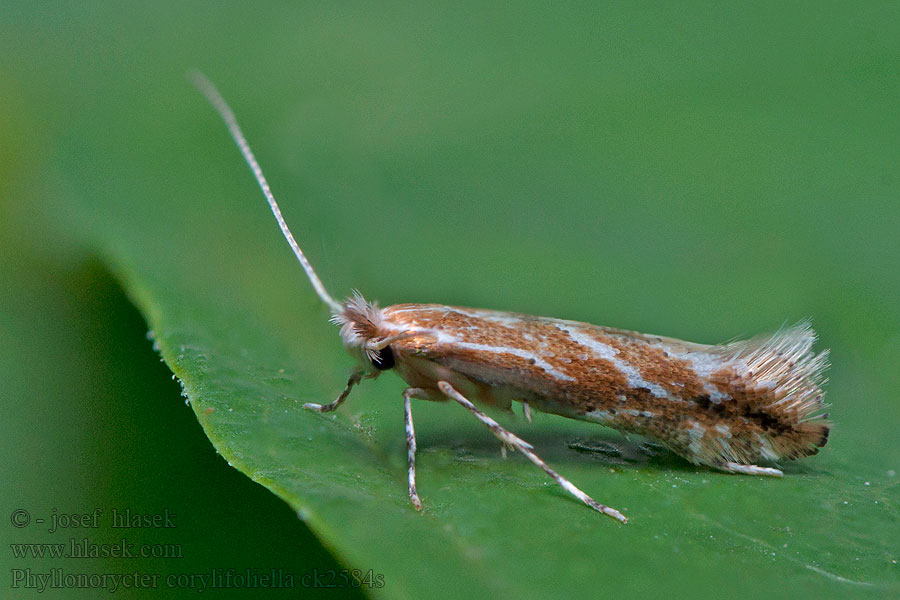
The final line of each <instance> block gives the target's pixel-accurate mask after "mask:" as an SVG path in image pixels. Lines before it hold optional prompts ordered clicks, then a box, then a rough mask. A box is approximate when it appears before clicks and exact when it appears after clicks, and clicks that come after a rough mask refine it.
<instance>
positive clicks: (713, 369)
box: [192, 73, 830, 523]
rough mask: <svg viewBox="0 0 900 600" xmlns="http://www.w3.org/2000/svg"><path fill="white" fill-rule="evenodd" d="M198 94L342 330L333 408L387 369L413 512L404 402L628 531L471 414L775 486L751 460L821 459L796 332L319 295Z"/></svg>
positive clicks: (508, 435) (522, 444)
mask: <svg viewBox="0 0 900 600" xmlns="http://www.w3.org/2000/svg"><path fill="white" fill-rule="evenodd" d="M192 79H193V81H194V83H195V85H196V86H197V87H198V88H199V89H200V91H201V92H203V94H204V95H205V96H206V97H207V99H208V100H209V101H210V103H212V105H213V106H214V107H215V109H216V110H217V111H218V113H219V115H220V116H221V117H222V119H223V120H224V121H225V124H226V125H227V126H228V129H229V131H230V133H231V136H232V137H233V138H234V141H235V142H236V143H237V146H238V148H239V149H240V151H241V153H242V154H243V157H244V159H245V160H246V162H247V164H248V165H249V166H250V168H251V170H252V171H253V174H254V175H255V177H256V180H257V182H258V183H259V186H260V187H261V188H262V191H263V194H264V195H265V197H266V199H267V200H268V202H269V206H270V207H271V209H272V212H273V213H274V215H275V219H276V220H277V221H278V225H279V226H280V227H281V232H282V234H284V237H285V239H286V240H287V242H288V244H290V246H291V248H292V249H293V251H294V254H295V255H296V257H297V260H299V261H300V264H301V266H302V267H303V269H304V271H306V275H307V277H308V278H309V281H310V283H311V284H312V286H313V288H314V289H315V291H316V293H317V294H318V296H319V298H321V299H322V301H323V302H324V303H325V304H327V305H328V307H329V308H330V309H331V313H332V317H331V320H332V321H333V322H334V323H336V324H337V325H340V328H341V330H340V335H341V339H342V340H343V343H344V346H345V347H346V349H347V350H348V351H349V352H350V354H352V355H353V356H354V357H355V358H356V360H357V363H358V364H357V367H356V370H354V371H353V373H352V375H351V376H350V379H349V381H348V382H347V385H346V387H345V388H344V391H343V392H342V393H341V394H340V395H339V396H338V398H337V399H336V400H334V401H333V402H331V403H329V404H324V405H323V404H305V405H304V407H305V408H307V409H310V410H315V411H320V412H328V411H332V410H335V409H336V408H337V407H338V406H340V405H341V403H343V402H344V401H345V400H346V399H347V396H349V394H350V391H351V390H352V389H353V386H355V385H357V384H358V383H360V382H361V381H362V380H363V379H374V378H376V377H378V376H379V375H380V374H381V373H382V372H384V371H389V370H390V371H394V372H396V373H397V374H398V375H400V377H402V378H403V379H404V380H405V381H406V383H407V384H408V385H409V387H407V388H406V389H405V390H404V392H403V405H404V411H405V420H406V442H407V449H408V461H409V470H408V472H409V482H408V483H409V497H410V499H411V500H412V504H413V506H415V508H416V509H421V507H422V502H421V499H420V498H419V494H418V492H417V491H416V469H415V460H416V436H415V430H414V429H413V419H412V412H411V402H410V401H411V400H412V399H413V398H416V399H423V400H438V401H448V400H452V401H455V402H457V403H459V404H460V405H461V406H462V407H463V408H465V409H466V410H468V411H469V412H470V413H472V415H474V416H475V418H477V419H478V420H479V421H481V422H482V423H483V424H484V425H485V426H486V427H487V428H488V429H490V431H491V432H492V433H493V434H494V435H495V436H496V437H497V438H498V439H499V440H500V443H501V449H502V451H503V453H504V455H505V452H506V448H507V447H509V448H512V449H514V450H518V451H519V452H521V453H522V454H524V455H525V456H526V457H527V458H528V459H529V460H530V461H531V462H533V463H534V464H535V465H537V466H538V467H540V468H541V469H542V470H543V471H544V472H545V473H547V475H549V476H550V477H551V478H553V479H554V480H555V481H556V482H557V483H558V484H559V485H561V486H562V487H563V488H564V489H565V490H566V491H568V492H569V493H571V494H572V495H573V496H575V497H576V498H578V499H579V500H581V501H582V502H584V503H585V504H587V505H588V506H590V507H591V508H593V509H595V510H597V511H599V512H601V513H603V514H605V515H609V516H610V517H612V518H614V519H617V520H619V521H621V522H622V523H625V522H627V519H626V518H625V516H624V515H623V514H622V513H620V512H619V511H618V510H616V509H614V508H611V507H609V506H605V505H603V504H600V503H599V502H596V501H595V500H594V499H593V498H591V497H590V496H588V495H587V494H585V493H584V492H583V491H581V490H580V489H578V488H577V487H575V486H574V485H573V484H572V483H571V482H570V481H569V480H568V479H566V478H564V477H562V476H561V475H559V474H558V473H557V472H556V471H554V470H553V469H551V468H550V467H549V466H548V465H547V464H546V463H545V462H544V461H543V460H542V459H541V458H540V457H539V456H538V455H537V454H535V452H534V448H533V447H532V446H531V445H530V444H529V443H528V442H526V441H524V440H523V439H521V438H520V437H518V436H517V435H515V434H514V433H512V432H510V431H508V430H507V429H505V428H504V427H502V426H500V424H498V423H497V422H496V421H495V420H494V419H492V418H491V417H489V416H488V415H486V414H485V413H483V412H482V411H481V410H479V408H478V407H477V406H476V403H477V404H481V405H490V406H494V407H498V408H500V409H504V410H507V411H508V410H510V407H511V406H512V403H513V402H519V403H521V404H522V409H523V411H524V415H525V418H526V419H527V420H528V421H531V410H532V409H535V410H539V411H542V412H546V413H552V414H555V415H561V416H563V417H568V418H571V419H579V420H583V421H591V422H594V423H600V424H602V425H606V426H607V427H612V428H613V429H617V430H619V431H622V432H626V433H637V434H641V435H644V436H647V437H650V438H653V439H655V440H657V441H658V442H660V443H661V444H663V445H664V446H666V447H668V448H669V449H671V450H672V451H673V452H675V453H676V454H679V455H681V456H683V457H684V458H686V459H687V460H689V461H690V462H692V463H694V464H696V465H704V466H707V467H712V468H714V469H719V470H721V471H727V472H730V473H743V474H747V475H768V476H773V477H781V476H782V472H781V471H780V470H779V469H777V468H773V467H763V466H758V465H757V464H756V463H758V462H763V461H765V462H773V461H778V460H782V459H795V458H800V457H804V456H811V455H813V454H816V453H817V452H818V450H819V448H821V447H823V446H824V445H825V443H826V442H827V441H828V432H829V428H830V425H829V423H828V414H827V413H822V410H823V409H824V407H825V405H824V404H823V401H822V398H823V395H824V393H823V391H822V385H823V384H824V382H825V380H824V378H823V372H824V371H825V369H826V368H827V366H828V351H827V350H825V351H822V352H819V353H818V354H816V353H815V352H814V351H813V350H812V346H813V343H814V342H815V339H816V336H815V333H814V332H813V330H812V328H811V327H810V325H809V323H807V322H801V323H798V324H797V325H794V326H792V327H788V328H783V329H782V330H780V331H778V332H777V333H775V334H772V335H767V336H761V337H757V338H753V339H749V340H743V341H734V342H729V343H725V344H720V345H715V346H709V345H704V344H695V343H691V342H685V341H682V340H677V339H673V338H667V337H662V336H658V335H649V334H644V333H637V332H634V331H625V330H622V329H613V328H610V327H600V326H597V325H590V324H588V323H580V322H577V321H565V320H561V319H550V318H544V317H534V316H530V315H524V314H517V313H510V312H500V311H493V310H481V309H472V308H461V307H456V306H445V305H443V304H395V305H393V306H388V307H385V308H380V307H379V306H378V304H377V303H375V302H370V301H367V300H366V299H364V298H363V297H362V295H360V294H359V293H358V292H354V293H353V295H352V296H351V297H349V298H348V299H346V300H345V301H343V302H338V301H336V300H335V299H334V298H333V297H332V296H331V295H330V294H329V293H328V292H327V291H326V289H325V286H324V285H322V281H321V280H320V279H319V277H318V275H316V272H315V271H314V270H313V268H312V266H311V265H310V263H309V261H308V260H307V258H306V256H305V255H304V254H303V251H302V250H301V249H300V246H299V245H298V244H297V242H296V240H295V239H294V236H293V235H292V234H291V231H290V229H288V226H287V224H286V223H285V221H284V218H283V217H282V215H281V210H280V209H279V207H278V204H277V203H276V202H275V198H274V196H273V195H272V192H271V191H270V189H269V184H268V183H267V181H266V179H265V177H264V176H263V173H262V169H261V168H260V166H259V164H258V163H257V161H256V158H255V157H254V155H253V153H252V152H251V151H250V147H249V146H248V144H247V141H246V139H245V137H244V134H243V133H242V131H241V129H240V127H239V126H238V124H237V121H236V120H235V117H234V113H233V112H232V110H231V108H230V107H229V106H228V104H227V103H226V102H225V100H224V99H223V98H222V96H221V95H220V94H219V92H218V90H216V88H215V87H214V86H213V84H212V83H210V81H209V80H208V79H206V77H204V76H203V75H202V74H200V73H193V74H192Z"/></svg>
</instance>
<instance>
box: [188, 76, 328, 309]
mask: <svg viewBox="0 0 900 600" xmlns="http://www.w3.org/2000/svg"><path fill="white" fill-rule="evenodd" d="M188 77H189V78H190V80H191V81H192V82H193V83H194V85H195V86H197V89H199V90H200V91H201V92H203V95H204V96H206V99H207V100H209V103H210V104H212V105H213V108H215V109H216V111H217V112H218V113H219V116H221V117H222V120H223V121H225V125H227V126H228V131H230V132H231V137H232V138H234V142H235V143H236V144H237V147H238V149H239V150H240V151H241V154H243V155H244V160H245V161H247V164H248V165H249V166H250V170H251V171H253V175H254V176H255V177H256V181H257V183H259V187H260V188H261V189H262V192H263V194H264V195H265V196H266V200H268V201H269V206H270V207H271V208H272V214H274V215H275V220H276V221H278V226H279V227H281V233H282V234H284V239H286V240H287V242H288V244H290V245H291V249H292V250H293V251H294V255H295V256H296V257H297V260H299V261H300V265H301V266H302V267H303V270H304V271H306V276H307V277H308V278H309V282H310V283H311V284H312V286H313V288H315V290H316V293H317V294H318V295H319V298H321V299H322V301H323V302H324V303H325V304H327V305H328V306H329V307H330V308H331V312H332V313H333V314H339V313H341V312H342V311H343V310H344V307H343V306H342V305H341V304H340V303H339V302H337V301H336V300H335V299H334V298H332V297H331V294H329V293H328V290H326V289H325V286H324V285H322V280H321V279H319V276H318V275H316V272H315V270H314V269H313V268H312V265H311V264H309V260H307V258H306V255H305V254H303V250H301V249H300V245H299V244H297V240H295V239H294V235H293V234H292V233H291V230H290V228H289V227H288V226H287V223H285V222H284V217H282V216H281V209H280V208H278V203H277V202H275V196H273V195H272V190H271V189H269V182H268V181H266V177H265V175H263V172H262V169H261V168H260V166H259V163H258V162H256V157H255V156H254V155H253V152H252V151H251V150H250V145H249V144H248V143H247V138H245V137H244V132H243V131H241V127H240V125H238V123H237V119H235V118H234V112H232V110H231V107H230V106H228V103H227V102H225V99H224V98H223V97H222V94H220V93H219V90H217V89H216V86H214V85H213V84H212V82H211V81H210V80H209V79H207V78H206V75H204V74H203V73H201V72H200V71H190V72H189V73H188Z"/></svg>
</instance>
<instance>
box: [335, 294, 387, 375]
mask: <svg viewBox="0 0 900 600" xmlns="http://www.w3.org/2000/svg"><path fill="white" fill-rule="evenodd" d="M331 320H332V321H333V322H335V323H337V324H338V325H340V326H341V340H343V342H344V347H345V348H346V349H347V351H348V352H349V353H350V354H351V355H353V357H354V358H355V359H356V360H357V361H358V362H359V363H360V365H361V366H362V367H363V368H364V369H366V370H367V371H368V372H370V373H375V372H379V371H386V370H388V369H391V368H393V367H394V354H393V352H392V351H391V347H390V345H388V344H384V342H385V341H387V340H386V338H387V337H388V335H390V334H389V333H386V331H385V327H384V316H383V314H382V312H381V309H380V308H378V303H376V302H368V301H366V299H365V298H363V297H362V294H360V293H359V292H357V291H355V290H354V292H353V295H352V296H350V297H349V298H347V299H346V300H345V301H344V304H343V307H342V309H341V312H339V313H337V314H335V315H334V316H333V317H332V319H331Z"/></svg>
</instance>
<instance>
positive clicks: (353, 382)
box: [303, 371, 365, 412]
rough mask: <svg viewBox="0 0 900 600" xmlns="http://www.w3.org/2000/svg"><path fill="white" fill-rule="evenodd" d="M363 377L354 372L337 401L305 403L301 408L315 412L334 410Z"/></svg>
mask: <svg viewBox="0 0 900 600" xmlns="http://www.w3.org/2000/svg"><path fill="white" fill-rule="evenodd" d="M364 377H365V374H364V373H362V372H361V371H354V372H353V374H352V375H350V379H349V380H348V381H347V387H345V388H344V391H343V392H341V395H340V396H338V397H337V400H335V401H334V402H330V403H329V404H316V403H314V402H307V403H306V404H304V405H303V408H306V409H309V410H315V411H317V412H331V411H333V410H334V409H336V408H337V407H338V406H340V405H341V404H343V403H344V400H346V399H347V396H349V395H350V390H352V389H353V386H354V385H356V384H358V383H359V382H360V381H362V379H363V378H364Z"/></svg>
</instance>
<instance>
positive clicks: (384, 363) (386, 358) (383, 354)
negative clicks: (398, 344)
mask: <svg viewBox="0 0 900 600" xmlns="http://www.w3.org/2000/svg"><path fill="white" fill-rule="evenodd" d="M371 361H372V364H373V365H375V368H376V369H378V370H380V371H387V370H388V369H393V368H394V351H393V350H391V347H390V346H385V347H384V348H382V349H381V350H377V351H376V352H375V354H374V355H373V356H372V358H371Z"/></svg>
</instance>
